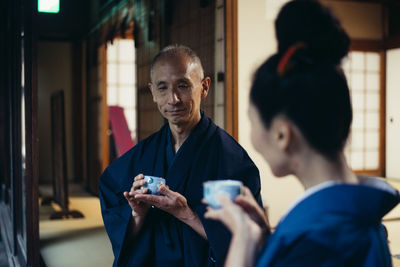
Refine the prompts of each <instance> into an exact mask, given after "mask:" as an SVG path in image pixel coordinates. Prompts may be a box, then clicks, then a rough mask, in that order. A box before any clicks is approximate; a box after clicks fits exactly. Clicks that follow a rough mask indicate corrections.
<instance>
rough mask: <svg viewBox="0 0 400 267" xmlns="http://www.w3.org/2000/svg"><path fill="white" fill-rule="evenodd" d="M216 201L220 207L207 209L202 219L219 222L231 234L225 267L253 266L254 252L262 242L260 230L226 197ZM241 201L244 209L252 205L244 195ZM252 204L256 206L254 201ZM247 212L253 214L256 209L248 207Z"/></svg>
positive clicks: (256, 224) (257, 225) (243, 211)
mask: <svg viewBox="0 0 400 267" xmlns="http://www.w3.org/2000/svg"><path fill="white" fill-rule="evenodd" d="M250 195H251V193H250ZM218 199H219V201H220V203H221V206H222V207H221V208H220V209H212V208H211V207H207V212H206V213H205V214H204V217H205V218H207V219H213V220H218V221H221V222H222V223H223V224H224V225H225V226H226V227H227V228H228V229H229V230H230V231H231V233H232V239H231V244H230V247H229V252H228V255H227V258H226V261H225V266H230V267H236V266H237V267H243V266H254V260H255V255H256V251H257V250H258V249H259V247H260V246H259V245H260V242H261V241H262V240H263V230H262V228H261V227H260V225H259V224H258V223H257V222H256V221H254V220H253V219H252V218H251V217H250V216H249V214H247V213H246V211H245V210H244V209H243V208H242V207H241V206H239V205H237V204H235V203H233V202H232V201H231V200H230V199H229V198H228V197H227V196H225V195H220V196H219V197H218ZM242 201H243V202H244V203H246V204H245V206H246V207H247V206H252V205H253V202H252V201H251V200H250V199H249V196H247V195H245V200H242ZM254 202H255V203H256V205H257V206H258V204H257V202H256V201H255V200H254ZM247 210H249V211H251V212H253V211H255V210H256V209H255V208H252V209H250V208H249V207H248V209H247ZM256 217H257V216H256Z"/></svg>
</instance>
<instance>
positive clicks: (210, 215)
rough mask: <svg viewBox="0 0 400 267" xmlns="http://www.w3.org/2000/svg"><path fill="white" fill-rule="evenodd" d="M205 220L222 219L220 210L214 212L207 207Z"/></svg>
mask: <svg viewBox="0 0 400 267" xmlns="http://www.w3.org/2000/svg"><path fill="white" fill-rule="evenodd" d="M204 218H206V219H211V220H218V219H219V218H220V212H219V211H218V210H214V209H213V208H211V207H207V211H206V212H205V213H204Z"/></svg>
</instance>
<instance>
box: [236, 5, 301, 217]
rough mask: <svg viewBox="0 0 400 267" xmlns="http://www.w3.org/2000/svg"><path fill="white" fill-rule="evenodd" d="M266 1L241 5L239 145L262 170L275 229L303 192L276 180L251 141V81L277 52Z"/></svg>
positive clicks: (291, 183)
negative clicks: (255, 73)
mask: <svg viewBox="0 0 400 267" xmlns="http://www.w3.org/2000/svg"><path fill="white" fill-rule="evenodd" d="M268 2H271V1H266V0H252V1H248V0H239V1H238V61H239V65H238V73H239V77H238V83H239V92H238V98H239V101H238V103H239V114H238V115H239V142H240V144H241V145H242V146H243V147H244V148H245V149H246V150H247V152H248V153H249V155H250V157H251V158H252V159H253V160H254V162H255V164H256V165H257V167H258V168H259V170H260V176H261V185H262V191H261V192H262V196H263V201H264V204H267V205H268V206H269V214H270V220H271V223H272V225H275V224H276V223H277V222H278V220H279V218H280V217H281V216H282V215H283V213H284V212H285V211H286V209H287V208H288V207H289V205H290V204H291V203H292V202H293V201H295V199H296V198H297V197H298V196H300V195H301V193H302V192H303V189H302V187H301V185H300V184H299V183H298V182H297V180H295V178H293V177H285V178H280V179H277V178H275V177H274V176H273V175H272V173H271V171H270V169H269V167H268V164H267V163H266V162H265V161H264V160H263V158H262V157H261V156H260V154H258V153H257V152H256V151H255V150H254V148H253V146H252V144H251V141H250V123H249V119H248V116H247V109H248V105H249V97H248V94H249V89H250V85H251V79H252V75H253V73H254V71H255V70H256V69H257V67H258V66H259V65H260V64H261V63H262V62H263V61H265V60H266V58H267V57H268V56H270V55H272V54H273V53H275V52H276V45H277V44H276V41H275V30H274V21H273V20H271V19H269V17H270V15H271V14H270V13H268V12H270V11H268V12H267V6H266V4H268Z"/></svg>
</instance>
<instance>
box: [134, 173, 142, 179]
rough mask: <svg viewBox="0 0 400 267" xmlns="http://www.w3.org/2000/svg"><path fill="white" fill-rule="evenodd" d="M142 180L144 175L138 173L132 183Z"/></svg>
mask: <svg viewBox="0 0 400 267" xmlns="http://www.w3.org/2000/svg"><path fill="white" fill-rule="evenodd" d="M141 179H144V175H143V174H142V173H139V174H138V175H136V177H135V178H134V179H133V180H134V181H138V180H141Z"/></svg>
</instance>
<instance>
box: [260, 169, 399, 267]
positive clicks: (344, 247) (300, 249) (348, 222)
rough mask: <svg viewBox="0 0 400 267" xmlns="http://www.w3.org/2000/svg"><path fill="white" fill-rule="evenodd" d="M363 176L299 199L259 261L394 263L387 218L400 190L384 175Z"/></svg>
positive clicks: (382, 265) (282, 263)
mask: <svg viewBox="0 0 400 267" xmlns="http://www.w3.org/2000/svg"><path fill="white" fill-rule="evenodd" d="M361 179H362V180H361V185H349V184H336V185H332V186H329V187H326V188H324V189H321V190H320V191H317V192H315V193H313V194H311V195H310V196H308V197H307V198H305V199H303V200H302V201H301V202H299V203H298V204H297V205H296V206H295V207H294V208H293V209H292V210H291V211H290V212H289V213H288V215H287V216H286V217H284V218H283V219H282V220H281V222H280V223H279V224H278V227H277V228H276V230H275V232H274V233H273V234H272V235H271V236H270V237H269V240H268V242H267V244H266V246H265V250H264V252H263V253H262V255H261V257H260V258H259V260H258V264H257V266H258V267H261V266H371V267H372V266H374V267H375V266H380V267H385V266H392V264H391V256H390V252H389V248H388V244H387V240H386V236H385V231H384V229H383V226H382V223H381V219H382V217H383V216H384V215H385V214H386V213H388V212H389V211H390V210H391V209H393V208H394V207H395V206H396V205H397V204H398V203H399V200H400V196H399V193H398V192H397V191H396V190H395V189H393V188H392V187H390V186H389V185H388V184H387V183H386V182H384V181H382V180H378V179H375V178H365V177H364V178H361Z"/></svg>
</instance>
